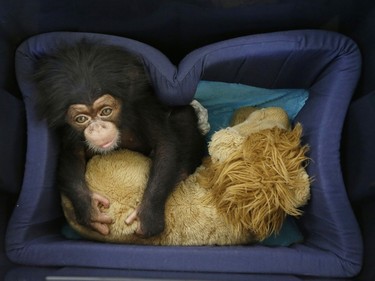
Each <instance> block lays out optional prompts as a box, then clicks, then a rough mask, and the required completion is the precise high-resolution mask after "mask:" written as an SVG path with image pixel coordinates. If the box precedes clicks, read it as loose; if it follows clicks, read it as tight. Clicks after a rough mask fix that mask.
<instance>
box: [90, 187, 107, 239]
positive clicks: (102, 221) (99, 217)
mask: <svg viewBox="0 0 375 281" xmlns="http://www.w3.org/2000/svg"><path fill="white" fill-rule="evenodd" d="M102 206H103V207H104V208H108V207H109V200H108V199H107V198H105V197H103V196H101V195H99V194H97V193H92V194H91V217H90V223H89V226H90V227H91V228H92V229H94V230H95V231H97V232H99V233H100V234H102V235H108V234H109V226H108V225H109V224H111V223H112V218H110V217H109V216H108V215H106V214H105V213H102V211H101V210H100V208H101V207H102Z"/></svg>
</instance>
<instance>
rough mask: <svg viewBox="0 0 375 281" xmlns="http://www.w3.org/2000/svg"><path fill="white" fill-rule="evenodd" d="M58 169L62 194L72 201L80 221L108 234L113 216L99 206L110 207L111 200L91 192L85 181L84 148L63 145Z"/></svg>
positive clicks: (77, 218)
mask: <svg viewBox="0 0 375 281" xmlns="http://www.w3.org/2000/svg"><path fill="white" fill-rule="evenodd" d="M59 159H60V163H59V170H58V182H57V184H58V186H59V189H60V191H61V193H62V194H64V195H65V196H66V197H68V198H69V200H70V201H71V202H72V205H73V208H74V212H75V216H76V220H77V222H78V223H80V224H82V225H84V226H87V227H90V228H92V229H94V230H96V231H97V232H99V233H101V234H103V235H106V234H108V233H109V227H108V225H107V224H110V223H111V222H112V220H111V218H110V217H108V216H107V215H105V214H103V213H101V212H100V210H99V206H100V205H103V206H104V207H109V201H108V200H107V199H106V198H105V197H103V196H101V195H99V194H96V193H91V192H90V191H89V189H88V187H87V184H86V181H85V171H86V158H85V151H84V148H80V147H78V146H77V145H66V144H65V145H63V148H62V152H61V155H60V158H59Z"/></svg>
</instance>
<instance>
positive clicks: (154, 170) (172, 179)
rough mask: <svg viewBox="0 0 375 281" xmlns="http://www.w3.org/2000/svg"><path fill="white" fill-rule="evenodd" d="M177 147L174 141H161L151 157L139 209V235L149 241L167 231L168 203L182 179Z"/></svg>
mask: <svg viewBox="0 0 375 281" xmlns="http://www.w3.org/2000/svg"><path fill="white" fill-rule="evenodd" d="M181 173H182V171H181V168H180V163H179V159H178V146H177V145H176V142H175V141H174V140H173V141H172V140H166V139H159V140H158V144H157V145H156V146H155V148H154V151H153V153H152V165H151V170H150V175H149V180H148V183H147V186H146V189H145V192H144V194H143V198H142V202H141V205H140V206H139V209H138V217H139V219H140V228H139V229H138V230H137V234H139V235H141V236H143V237H150V236H154V235H157V234H159V233H161V232H162V231H163V230H164V227H165V222H164V212H165V203H166V201H167V198H168V196H169V194H170V193H171V192H172V190H173V189H174V187H175V186H176V185H177V184H178V182H179V180H180V179H181Z"/></svg>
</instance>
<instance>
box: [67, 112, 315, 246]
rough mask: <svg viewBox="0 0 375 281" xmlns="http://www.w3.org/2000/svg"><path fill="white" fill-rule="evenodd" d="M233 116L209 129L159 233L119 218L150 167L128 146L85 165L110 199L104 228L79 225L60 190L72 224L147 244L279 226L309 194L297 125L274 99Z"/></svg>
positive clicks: (222, 238)
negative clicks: (142, 231)
mask: <svg viewBox="0 0 375 281" xmlns="http://www.w3.org/2000/svg"><path fill="white" fill-rule="evenodd" d="M249 113H250V114H249ZM233 122H234V123H238V124H237V125H234V126H232V127H229V128H226V129H222V130H220V131H218V132H216V133H215V134H214V135H213V137H212V140H211V142H210V143H209V147H208V151H209V156H207V158H205V159H204V161H203V164H202V165H201V166H200V167H198V169H197V170H196V172H195V173H194V174H192V175H191V176H189V177H188V178H187V179H186V180H184V181H183V182H181V183H180V184H179V185H178V186H177V187H176V189H175V190H174V192H173V193H172V194H171V195H170V197H169V199H168V201H167V204H166V211H165V212H166V227H165V231H164V232H163V233H162V234H160V235H159V236H156V237H152V238H148V239H143V238H140V237H138V236H136V235H135V234H134V232H135V230H136V229H137V223H138V222H137V221H136V222H134V223H133V224H131V225H127V224H126V223H125V220H126V218H127V217H128V215H129V214H131V213H132V212H133V211H134V209H135V208H136V207H137V205H138V204H139V202H140V201H141V198H142V193H143V190H144V188H145V186H146V182H147V177H148V172H149V167H150V160H149V159H148V158H147V157H145V156H143V155H141V154H139V153H137V152H133V151H129V150H122V151H116V152H113V153H111V154H108V155H101V156H95V157H94V158H92V159H91V160H90V161H89V163H88V166H87V172H86V178H87V181H88V183H89V186H90V188H91V189H92V190H93V191H95V192H97V193H99V194H102V195H104V196H106V197H107V198H108V199H109V200H110V207H109V208H108V209H104V208H103V210H102V211H103V212H106V213H107V214H108V215H109V216H111V217H112V218H113V219H114V223H113V224H111V226H110V234H108V235H106V236H103V235H101V234H99V233H97V232H94V231H92V230H91V229H88V228H85V227H83V226H81V225H79V224H78V223H77V222H76V220H75V217H74V212H73V209H72V205H71V203H70V202H69V200H68V199H67V198H65V197H62V206H63V210H64V213H65V216H66V218H67V221H68V222H69V224H70V226H71V227H72V228H73V229H74V230H76V231H77V232H78V233H79V234H80V235H81V236H83V237H85V238H88V239H91V240H99V241H103V242H113V243H129V244H130V243H131V244H150V245H234V244H247V243H251V242H256V241H262V240H263V239H265V238H267V237H268V236H270V235H271V234H275V233H277V232H278V231H279V230H280V228H281V226H282V224H283V222H284V219H285V217H286V216H287V215H290V216H295V217H298V216H300V215H301V213H302V212H301V210H300V209H299V208H300V207H301V206H303V205H304V204H306V202H307V201H308V199H309V194H310V178H309V176H308V175H307V173H306V171H305V165H306V161H307V160H308V159H307V157H306V156H305V153H306V152H307V150H308V147H307V145H304V146H303V145H301V143H300V138H301V134H302V126H301V125H300V124H297V125H296V126H295V127H294V128H293V129H291V127H290V124H289V120H288V116H287V114H286V112H285V111H284V110H283V109H281V108H276V107H271V108H265V109H258V110H254V109H252V108H245V109H241V110H239V111H238V112H237V114H235V115H234V118H233Z"/></svg>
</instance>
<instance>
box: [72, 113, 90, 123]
mask: <svg viewBox="0 0 375 281" xmlns="http://www.w3.org/2000/svg"><path fill="white" fill-rule="evenodd" d="M88 120H89V118H88V117H87V116H85V115H78V116H77V117H76V118H75V121H76V123H78V124H83V123H85V122H87V121H88Z"/></svg>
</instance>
